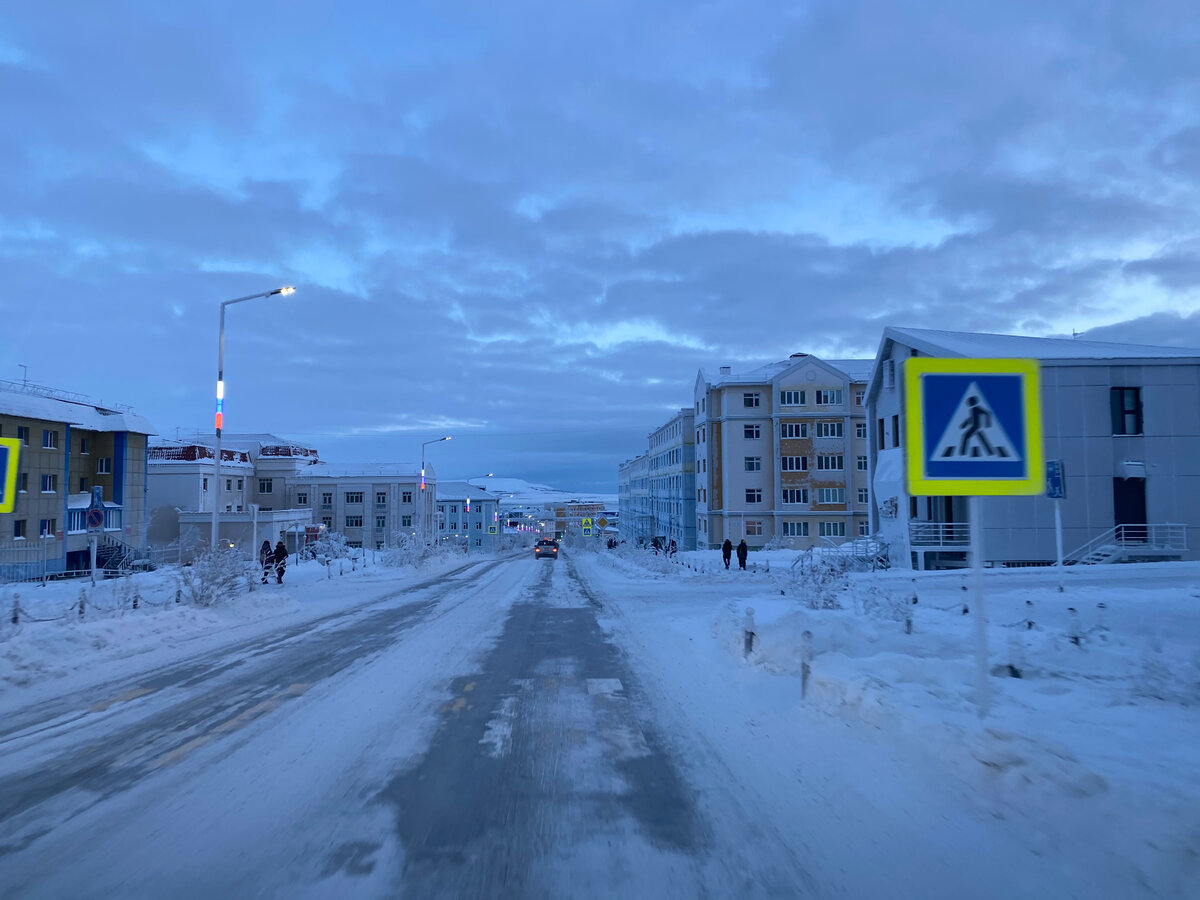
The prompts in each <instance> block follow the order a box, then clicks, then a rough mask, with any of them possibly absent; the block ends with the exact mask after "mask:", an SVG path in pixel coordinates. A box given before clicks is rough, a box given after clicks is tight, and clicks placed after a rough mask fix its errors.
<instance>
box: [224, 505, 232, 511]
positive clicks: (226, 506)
mask: <svg viewBox="0 0 1200 900" xmlns="http://www.w3.org/2000/svg"><path fill="white" fill-rule="evenodd" d="M225 512H233V504H232V503H226V504H225Z"/></svg>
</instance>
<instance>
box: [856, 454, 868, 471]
mask: <svg viewBox="0 0 1200 900" xmlns="http://www.w3.org/2000/svg"><path fill="white" fill-rule="evenodd" d="M854 468H856V469H858V471H860V472H865V471H867V458H866V457H865V456H856V457H854Z"/></svg>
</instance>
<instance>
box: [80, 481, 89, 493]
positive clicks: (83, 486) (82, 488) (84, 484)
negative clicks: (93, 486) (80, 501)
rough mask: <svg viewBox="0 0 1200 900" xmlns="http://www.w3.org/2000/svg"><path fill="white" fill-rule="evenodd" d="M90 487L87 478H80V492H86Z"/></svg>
mask: <svg viewBox="0 0 1200 900" xmlns="http://www.w3.org/2000/svg"><path fill="white" fill-rule="evenodd" d="M87 489H88V480H87V479H86V478H80V479H79V493H81V494H82V493H84V492H86V491H87Z"/></svg>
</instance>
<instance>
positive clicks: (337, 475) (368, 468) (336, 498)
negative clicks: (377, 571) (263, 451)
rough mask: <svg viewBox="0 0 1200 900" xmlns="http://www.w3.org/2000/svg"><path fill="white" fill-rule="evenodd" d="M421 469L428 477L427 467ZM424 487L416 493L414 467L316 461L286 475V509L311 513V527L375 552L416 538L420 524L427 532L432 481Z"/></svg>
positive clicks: (417, 472)
mask: <svg viewBox="0 0 1200 900" xmlns="http://www.w3.org/2000/svg"><path fill="white" fill-rule="evenodd" d="M425 471H426V473H427V476H432V473H433V469H432V467H431V466H428V465H427V466H426V467H425ZM426 484H427V487H426V490H425V491H424V492H422V491H421V467H420V465H419V464H416V463H380V464H351V465H330V464H328V463H318V464H316V465H311V466H305V467H303V468H301V469H299V470H298V471H296V473H295V474H293V475H290V476H288V478H287V485H286V491H287V496H288V497H289V498H290V504H289V505H290V506H292V507H293V508H297V509H305V510H311V512H312V521H313V523H314V524H316V525H323V526H324V527H325V528H326V529H327V530H329V531H336V532H338V533H340V534H343V535H345V537H346V543H347V545H348V546H351V547H368V548H375V549H377V550H380V549H383V548H384V547H390V546H393V545H394V544H395V542H396V539H397V538H398V537H400V536H407V535H417V534H418V532H419V531H420V530H421V528H422V525H423V523H424V527H425V528H426V532H427V533H428V534H432V533H433V511H434V504H433V495H434V491H435V490H436V488H437V479H436V477H427V478H426ZM422 504H423V505H424V512H425V515H424V518H422V515H421V512H422V509H421V507H422Z"/></svg>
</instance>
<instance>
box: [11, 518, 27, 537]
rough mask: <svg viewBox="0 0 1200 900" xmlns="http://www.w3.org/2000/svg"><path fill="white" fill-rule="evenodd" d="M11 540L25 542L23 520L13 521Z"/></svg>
mask: <svg viewBox="0 0 1200 900" xmlns="http://www.w3.org/2000/svg"><path fill="white" fill-rule="evenodd" d="M13 540H14V541H23V540H25V520H24V519H16V520H14V521H13Z"/></svg>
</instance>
